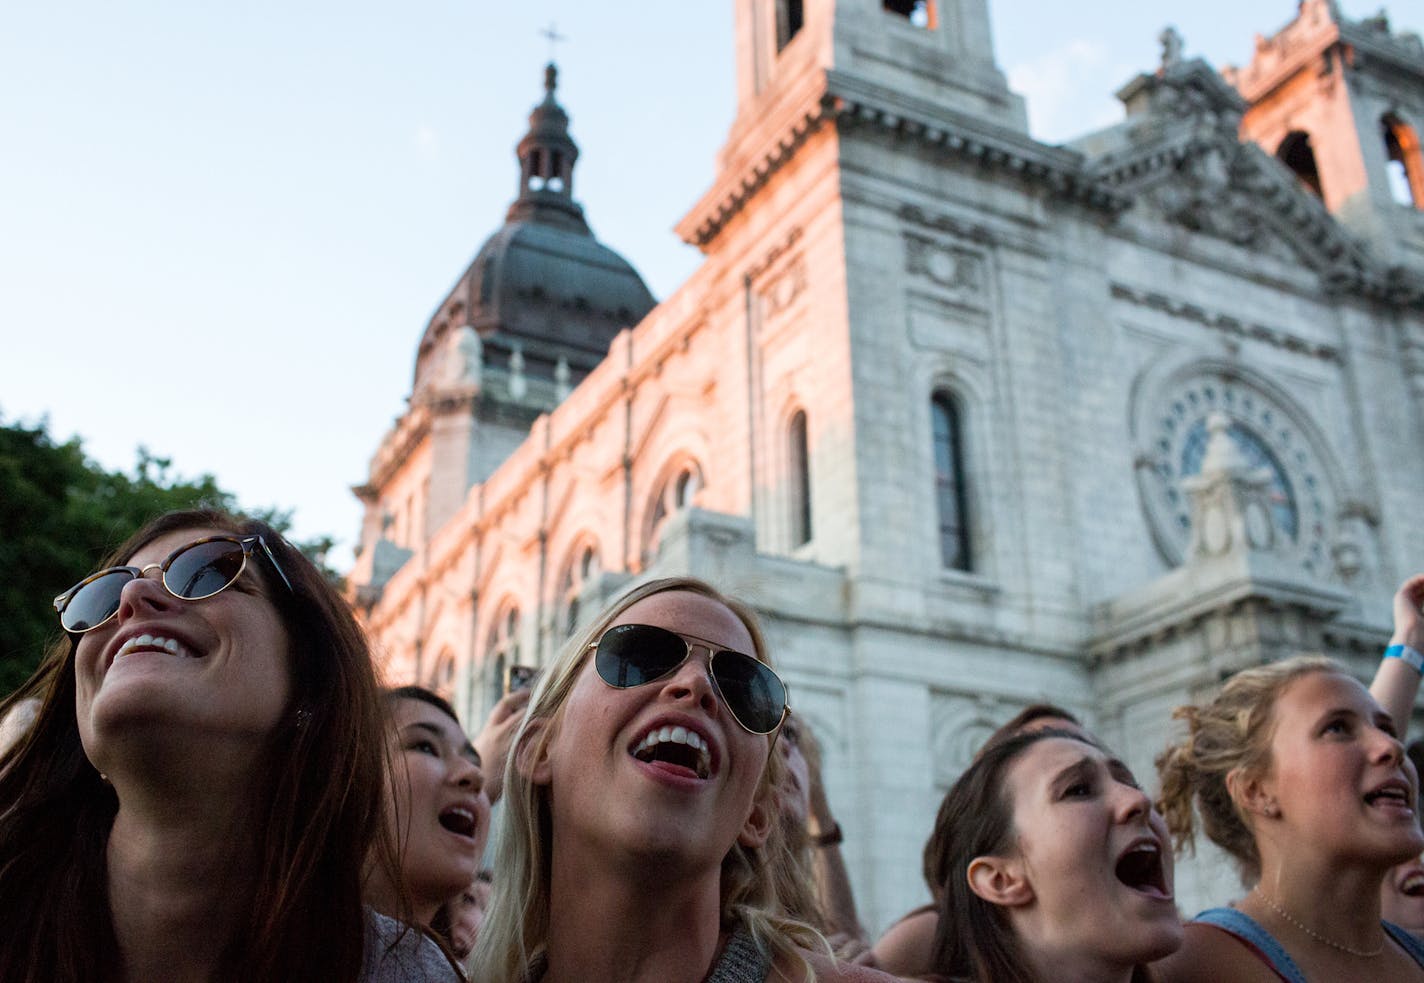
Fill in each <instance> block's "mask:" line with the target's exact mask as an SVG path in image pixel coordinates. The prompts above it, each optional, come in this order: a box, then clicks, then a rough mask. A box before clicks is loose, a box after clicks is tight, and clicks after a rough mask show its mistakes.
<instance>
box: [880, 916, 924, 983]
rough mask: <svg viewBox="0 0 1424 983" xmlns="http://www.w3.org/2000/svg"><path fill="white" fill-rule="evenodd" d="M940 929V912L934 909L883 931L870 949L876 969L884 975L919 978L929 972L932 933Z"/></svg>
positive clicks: (907, 918) (901, 921) (910, 917)
mask: <svg viewBox="0 0 1424 983" xmlns="http://www.w3.org/2000/svg"><path fill="white" fill-rule="evenodd" d="M938 929H939V912H937V911H935V910H934V909H930V910H928V911H917V912H915V913H914V914H911V915H907V916H906V917H904V918H902V919H900V920H899V921H898V922H896V923H895V924H894V925H891V926H890V927H889V928H887V929H886V930H885V934H884V935H882V936H880V939H879V941H877V942H876V943H875V945H874V946H872V947H871V950H870V951H871V953H872V955H873V956H874V957H875V965H876V966H879V967H880V968H881V969H883V970H885V971H886V972H887V973H896V974H900V975H902V976H920V975H923V974H925V973H928V972H929V971H930V969H931V968H932V967H931V965H930V963H931V962H932V960H933V957H934V940H935V932H936V931H937V930H938Z"/></svg>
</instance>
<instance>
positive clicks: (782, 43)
mask: <svg viewBox="0 0 1424 983" xmlns="http://www.w3.org/2000/svg"><path fill="white" fill-rule="evenodd" d="M805 23H806V13H805V9H804V6H803V4H802V0H776V50H777V52H778V53H779V52H780V51H781V49H782V48H784V47H786V46H787V45H788V44H790V43H791V39H792V38H794V37H795V36H796V34H797V32H799V31H800V30H801V28H802V26H803V25H804V24H805Z"/></svg>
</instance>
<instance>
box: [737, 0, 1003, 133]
mask: <svg viewBox="0 0 1424 983" xmlns="http://www.w3.org/2000/svg"><path fill="white" fill-rule="evenodd" d="M736 43H737V106H738V114H737V115H738V118H739V120H740V119H742V118H745V117H746V116H748V115H749V111H750V110H751V109H752V107H754V106H760V107H765V106H766V105H767V104H768V102H774V101H775V99H776V95H775V94H776V92H777V91H778V90H780V89H782V88H785V87H788V86H794V85H795V81H794V80H795V79H796V78H797V77H804V76H805V75H807V74H813V71H812V70H814V69H821V70H824V71H827V72H834V73H837V74H840V75H844V76H853V77H856V78H858V79H860V80H863V81H864V82H867V83H873V84H874V85H876V86H878V87H881V88H884V89H890V90H897V91H901V92H915V93H916V94H917V95H919V96H921V97H928V98H929V99H930V101H931V102H932V103H935V104H938V105H939V106H941V107H946V108H954V109H958V110H960V111H962V112H968V113H972V114H975V115H983V116H988V117H991V118H993V119H994V120H995V122H996V123H998V124H999V125H1001V126H1004V127H1008V128H1011V129H1015V130H1018V131H1020V132H1026V131H1027V117H1026V115H1025V111H1024V105H1023V100H1022V99H1020V98H1019V97H1018V96H1015V95H1013V94H1012V93H1011V92H1010V91H1009V87H1008V83H1007V81H1006V80H1005V78H1004V74H1003V72H1001V71H1000V70H999V69H998V67H997V66H996V65H995V64H994V45H993V40H992V39H991V37H990V32H989V6H988V0H737V6H736Z"/></svg>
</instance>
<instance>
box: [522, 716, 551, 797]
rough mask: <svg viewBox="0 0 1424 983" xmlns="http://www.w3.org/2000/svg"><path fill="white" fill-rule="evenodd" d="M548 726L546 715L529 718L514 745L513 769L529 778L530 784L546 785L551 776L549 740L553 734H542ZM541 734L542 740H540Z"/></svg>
mask: <svg viewBox="0 0 1424 983" xmlns="http://www.w3.org/2000/svg"><path fill="white" fill-rule="evenodd" d="M548 726H549V718H547V717H533V718H531V719H530V720H529V722H528V723H526V724H525V725H524V732H523V733H521V734H520V735H519V738H518V743H517V744H516V745H515V746H514V770H515V771H517V772H519V774H521V775H523V776H524V777H525V778H527V779H529V782H530V784H532V785H548V784H549V782H550V781H551V780H552V778H553V775H552V771H553V769H552V767H551V765H550V764H549V741H551V740H552V739H553V736H554V735H553V733H552V732H551V733H549V734H548V735H544V734H543V731H544V730H545V729H546V728H548ZM541 736H542V737H543V740H540V737H541Z"/></svg>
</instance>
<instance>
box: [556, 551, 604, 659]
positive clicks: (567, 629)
mask: <svg viewBox="0 0 1424 983" xmlns="http://www.w3.org/2000/svg"><path fill="white" fill-rule="evenodd" d="M598 571H599V564H598V553H597V552H595V551H594V548H593V545H592V544H591V543H590V544H587V545H585V546H584V547H583V549H582V550H581V551H580V552H579V553H578V554H577V556H576V557H575V558H572V559H570V560H569V563H568V566H566V567H565V568H564V575H563V577H561V578H560V580H559V599H560V600H561V601H562V602H563V606H564V618H563V621H564V637H565V638H568V637H569V636H571V635H572V634H573V633H574V631H575V629H577V628H578V625H579V615H580V613H581V611H580V607H579V600H580V597H581V596H582V594H583V592H584V589H585V588H587V587H588V585H589V584H590V583H592V582H593V580H594V578H595V577H597V576H598Z"/></svg>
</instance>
